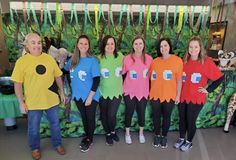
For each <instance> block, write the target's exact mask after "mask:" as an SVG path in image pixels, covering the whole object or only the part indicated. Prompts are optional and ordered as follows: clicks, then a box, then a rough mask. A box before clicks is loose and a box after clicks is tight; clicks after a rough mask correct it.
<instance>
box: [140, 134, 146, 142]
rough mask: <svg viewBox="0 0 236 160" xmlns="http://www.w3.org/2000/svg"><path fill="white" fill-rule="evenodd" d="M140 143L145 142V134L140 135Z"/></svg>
mask: <svg viewBox="0 0 236 160" xmlns="http://www.w3.org/2000/svg"><path fill="white" fill-rule="evenodd" d="M139 143H145V137H144V135H143V134H142V135H139Z"/></svg>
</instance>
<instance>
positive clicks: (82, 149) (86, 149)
mask: <svg viewBox="0 0 236 160" xmlns="http://www.w3.org/2000/svg"><path fill="white" fill-rule="evenodd" d="M92 144H93V143H92V142H91V141H90V140H89V139H87V140H86V141H85V142H84V145H83V146H82V148H81V149H80V150H81V152H84V153H85V152H88V151H89V148H90V146H91V145H92Z"/></svg>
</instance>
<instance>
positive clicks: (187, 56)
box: [184, 36, 206, 64]
mask: <svg viewBox="0 0 236 160" xmlns="http://www.w3.org/2000/svg"><path fill="white" fill-rule="evenodd" d="M192 41H197V42H198V44H199V46H200V53H199V55H198V60H199V61H200V63H201V64H203V63H204V61H205V58H206V50H205V48H204V46H203V43H202V40H201V38H200V37H199V36H193V37H192V38H191V39H190V40H189V42H188V48H187V51H186V53H185V55H184V63H187V62H188V60H189V59H190V57H191V55H190V54H189V45H190V43H191V42H192Z"/></svg>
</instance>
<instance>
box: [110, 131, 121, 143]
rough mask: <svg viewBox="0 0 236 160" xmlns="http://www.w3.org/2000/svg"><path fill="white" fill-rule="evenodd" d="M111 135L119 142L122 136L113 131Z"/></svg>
mask: <svg viewBox="0 0 236 160" xmlns="http://www.w3.org/2000/svg"><path fill="white" fill-rule="evenodd" d="M111 137H112V139H113V140H114V141H116V142H119V141H120V138H119V137H118V135H117V134H116V133H111Z"/></svg>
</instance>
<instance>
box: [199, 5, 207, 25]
mask: <svg viewBox="0 0 236 160" xmlns="http://www.w3.org/2000/svg"><path fill="white" fill-rule="evenodd" d="M200 16H201V27H203V24H204V18H206V17H204V6H202V10H201V14H200Z"/></svg>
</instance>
